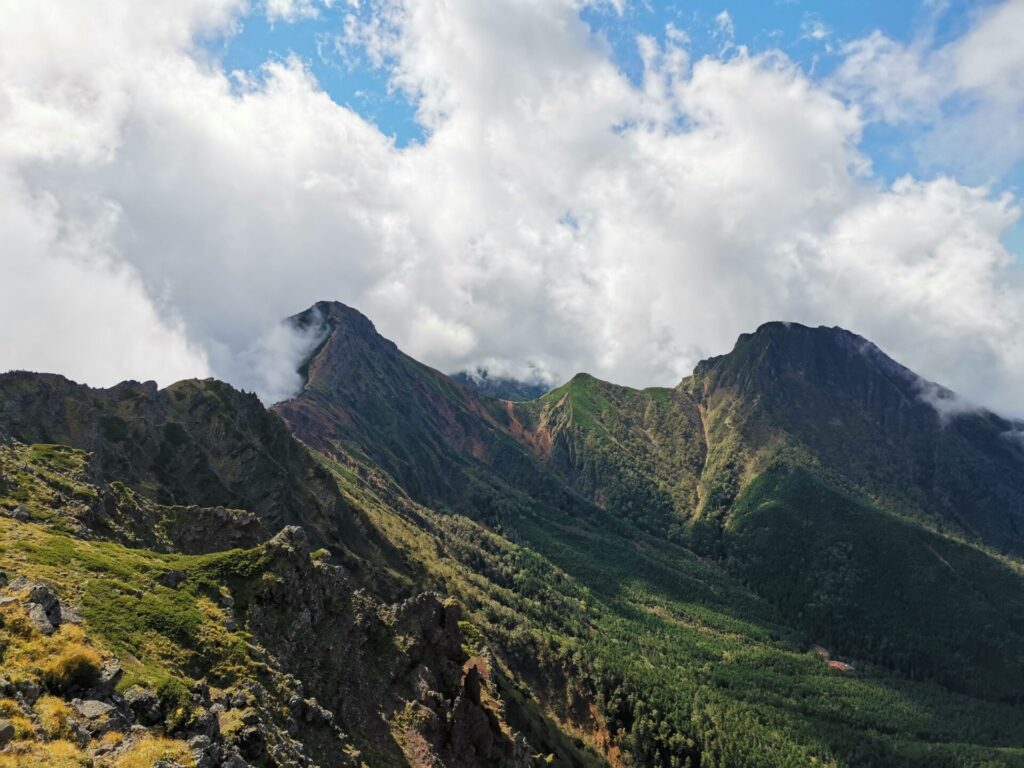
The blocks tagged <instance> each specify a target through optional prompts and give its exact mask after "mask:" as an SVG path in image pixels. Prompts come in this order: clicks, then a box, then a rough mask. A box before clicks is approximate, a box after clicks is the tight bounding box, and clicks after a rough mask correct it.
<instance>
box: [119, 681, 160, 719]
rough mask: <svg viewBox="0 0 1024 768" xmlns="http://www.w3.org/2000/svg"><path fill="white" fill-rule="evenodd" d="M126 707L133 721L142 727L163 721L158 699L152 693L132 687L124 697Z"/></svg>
mask: <svg viewBox="0 0 1024 768" xmlns="http://www.w3.org/2000/svg"><path fill="white" fill-rule="evenodd" d="M124 698H125V701H126V702H127V703H128V707H129V708H130V709H131V711H132V713H133V714H134V715H135V719H136V720H138V721H139V722H140V723H141V724H142V725H147V726H148V725H156V724H157V723H159V722H161V721H163V719H164V713H163V710H161V708H160V697H159V696H157V695H156V693H155V692H154V691H151V690H149V689H148V688H143V687H141V686H138V685H133V686H132V687H131V688H129V689H128V691H127V692H126V693H125V695H124Z"/></svg>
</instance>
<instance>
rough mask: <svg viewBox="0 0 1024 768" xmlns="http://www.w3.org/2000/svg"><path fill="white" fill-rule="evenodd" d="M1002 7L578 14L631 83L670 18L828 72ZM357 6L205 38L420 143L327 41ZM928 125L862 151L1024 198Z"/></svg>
mask: <svg viewBox="0 0 1024 768" xmlns="http://www.w3.org/2000/svg"><path fill="white" fill-rule="evenodd" d="M997 4H998V3H997V2H996V0H973V1H971V0H946V1H945V2H939V1H938V0H924V1H923V2H922V1H916V2H915V1H911V0H900V1H899V2H893V1H892V0H859V1H858V2H836V1H835V0H765V1H764V2H753V1H748V2H742V3H733V4H729V3H722V2H717V1H716V0H711V1H709V0H685V1H683V0H680V1H675V0H673V1H670V2H658V0H641V1H639V2H636V1H634V2H631V3H628V4H626V5H625V6H624V7H623V8H622V9H616V8H614V7H612V6H610V5H609V6H590V7H587V8H584V10H583V11H582V12H581V18H582V19H583V20H584V21H585V22H586V23H587V24H588V26H589V27H590V28H591V29H592V30H593V32H594V33H595V35H596V36H597V38H598V39H599V40H603V41H604V42H606V44H607V45H608V46H610V48H611V50H612V53H613V58H614V61H615V62H616V64H617V66H618V67H619V68H620V70H621V71H622V72H623V73H624V74H626V75H627V76H628V77H629V78H630V80H632V81H633V82H639V79H640V77H641V75H642V66H643V65H642V62H641V59H640V54H639V49H638V46H637V36H638V35H648V36H651V37H654V38H656V39H658V40H660V41H662V42H664V39H665V35H666V29H667V28H668V27H669V25H672V26H674V27H675V28H676V29H678V30H680V31H682V32H684V33H685V34H686V36H687V38H688V42H687V44H686V47H687V50H688V51H689V53H690V55H691V58H692V59H693V60H697V59H699V58H701V57H703V56H729V55H731V54H734V53H735V52H736V51H737V50H738V49H739V47H745V48H746V49H747V50H748V51H750V52H751V53H753V54H756V53H761V52H765V51H770V50H781V51H783V52H784V53H785V55H786V56H787V57H789V58H790V59H791V60H792V61H794V62H797V63H798V64H799V65H800V67H801V68H802V69H803V71H804V72H805V73H807V74H808V75H809V76H810V77H812V78H813V79H816V80H825V79H827V78H828V77H829V76H830V75H832V74H833V73H834V72H835V70H836V68H837V67H838V66H839V64H840V63H841V62H842V58H843V46H844V45H845V44H846V43H849V42H850V41H853V40H856V39H859V38H863V37H866V36H868V35H870V34H871V33H872V32H874V31H875V30H878V31H880V32H882V33H883V34H884V35H885V36H886V37H888V38H890V39H892V40H895V41H897V42H900V43H904V44H908V45H910V44H913V43H914V42H915V41H922V40H923V41H926V47H927V48H929V49H937V48H940V47H941V46H943V45H945V44H946V43H949V42H951V41H954V40H956V39H957V38H959V37H961V36H962V35H964V34H965V32H966V31H968V30H969V28H970V26H971V23H972V21H973V20H974V19H975V18H977V16H978V15H979V14H981V13H983V12H984V11H985V10H986V9H987V8H989V7H990V6H993V5H997ZM370 5H371V4H370V3H366V2H364V3H363V5H362V7H361V8H360V10H359V11H358V13H359V14H360V15H362V16H363V17H364V18H365V17H366V16H367V15H368V14H370V13H371V12H372V11H371V8H370ZM723 12H724V13H726V14H728V17H729V22H730V24H731V30H726V29H724V28H723V23H722V22H723V16H722V14H723ZM352 13H353V10H352V8H351V6H350V5H349V4H348V3H345V2H334V3H333V4H330V5H328V6H326V7H320V8H318V10H317V14H316V16H315V17H302V16H298V17H296V18H294V19H292V20H290V21H285V20H282V19H280V18H278V19H271V18H269V17H268V15H266V14H262V13H253V14H250V15H249V16H247V17H246V18H244V19H243V20H242V21H241V22H240V24H239V25H238V28H237V30H236V31H235V32H234V33H233V34H231V35H229V36H220V37H217V38H215V39H212V40H208V41H206V46H207V48H208V50H209V52H210V53H212V54H213V55H214V56H215V57H216V58H217V59H218V60H219V61H220V62H221V64H222V66H223V67H224V69H225V70H227V71H233V70H240V71H243V72H247V73H249V74H253V75H258V73H259V71H260V67H261V66H262V65H263V64H264V63H265V62H267V61H273V60H283V59H286V58H287V57H289V56H298V57H300V58H301V60H302V61H303V62H304V64H305V66H306V68H307V69H308V70H309V71H310V72H311V73H312V74H313V75H314V76H315V77H316V79H317V81H318V82H319V85H320V87H321V88H322V89H323V90H324V91H325V92H326V93H327V94H328V95H329V96H330V97H331V98H332V99H333V100H334V101H335V102H336V103H338V104H340V105H342V106H346V107H348V108H350V109H352V110H354V111H355V112H357V113H358V114H359V115H361V116H362V117H364V118H365V119H367V120H369V121H371V122H373V123H374V124H375V125H377V126H378V127H379V128H380V130H381V131H382V132H383V133H385V134H386V135H389V136H392V137H394V141H395V143H396V145H397V146H399V147H402V146H406V145H408V144H409V143H410V142H423V141H425V140H426V138H427V137H426V133H425V130H424V128H423V127H422V126H421V125H419V124H418V123H417V121H416V107H415V104H412V103H410V101H409V99H408V98H407V96H406V95H405V94H404V93H403V92H402V91H401V90H399V89H395V88H393V87H391V86H390V84H389V78H390V73H389V72H388V71H387V69H386V68H379V67H374V66H373V65H372V64H371V63H370V62H369V61H368V60H367V57H366V56H365V55H363V54H361V53H360V52H359V51H358V50H356V49H355V48H353V47H348V48H346V49H345V51H344V52H343V53H341V52H339V51H338V50H337V49H336V47H335V46H334V45H332V40H334V39H335V38H336V37H337V36H338V35H340V34H341V33H342V31H343V29H344V24H345V18H346V16H347V15H349V14H352ZM947 108H948V109H957V108H958V105H957V104H956V103H952V104H950V105H948V107H947ZM922 133H923V128H922V127H921V126H915V125H900V126H892V125H888V124H885V123H881V122H870V121H869V122H868V123H867V124H866V126H865V129H864V135H863V139H862V142H861V145H860V148H861V150H862V151H863V152H864V153H865V154H866V155H867V156H868V157H869V158H870V159H871V162H872V166H873V170H874V173H875V174H876V176H877V177H878V178H879V179H880V180H881V181H882V182H884V183H886V184H890V183H892V181H893V180H894V179H896V178H899V177H901V176H903V175H905V174H908V173H909V174H912V175H914V176H915V177H917V178H934V177H935V176H938V175H941V174H948V175H951V176H954V177H956V178H958V180H960V181H962V182H964V183H967V184H989V185H991V188H992V189H993V190H994V191H996V192H999V191H1002V190H1010V191H1012V192H1014V193H1015V194H1019V192H1020V190H1021V189H1022V188H1024V167H1022V165H1024V164H1021V163H1017V164H1016V165H1015V166H1013V167H1010V168H1005V169H1002V171H1001V173H999V174H995V175H994V174H993V173H992V172H991V171H990V170H988V169H986V170H984V171H973V170H972V169H971V168H970V167H965V166H964V165H963V164H958V163H957V162H956V159H955V158H951V160H950V162H948V163H945V162H942V161H941V159H940V160H936V159H935V158H934V157H930V158H929V159H928V161H927V162H922V160H921V159H920V157H919V156H918V154H917V153H916V152H915V151H914V146H915V142H917V141H918V140H919V139H920V138H921V136H922ZM1005 243H1006V245H1007V247H1008V248H1009V250H1010V251H1011V252H1012V253H1013V254H1014V255H1015V256H1017V257H1018V258H1020V257H1021V256H1022V255H1024V223H1018V224H1017V226H1016V227H1014V229H1013V230H1012V231H1011V232H1010V233H1009V235H1008V236H1007V238H1006V239H1005Z"/></svg>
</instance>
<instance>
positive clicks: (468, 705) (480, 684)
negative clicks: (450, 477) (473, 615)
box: [248, 528, 529, 768]
mask: <svg viewBox="0 0 1024 768" xmlns="http://www.w3.org/2000/svg"><path fill="white" fill-rule="evenodd" d="M267 551H268V554H269V556H270V558H271V560H270V567H271V572H272V573H273V574H274V577H273V579H272V580H271V579H266V580H264V581H263V582H262V583H261V586H260V589H259V590H258V591H256V593H255V594H254V596H253V598H252V602H251V604H250V608H249V613H248V626H249V627H250V629H251V631H252V632H253V633H254V634H255V635H256V636H257V637H259V638H260V639H261V641H262V642H263V644H264V645H265V646H266V648H267V649H268V650H269V651H270V652H271V653H273V654H274V656H275V657H276V658H277V659H278V660H279V661H280V662H281V664H282V665H283V666H284V667H286V668H287V669H289V670H290V671H291V672H292V673H293V674H295V675H296V676H297V677H300V678H301V679H302V680H304V681H307V686H306V689H307V691H309V692H310V693H312V694H313V695H315V696H316V698H317V700H318V701H319V702H320V703H321V704H323V705H324V706H325V707H327V708H328V709H330V710H331V711H332V712H333V713H334V718H335V722H336V723H337V724H338V725H339V726H341V727H342V729H343V730H344V731H345V732H347V733H355V734H359V735H358V737H357V738H356V742H357V744H359V745H360V746H361V748H362V749H363V750H364V751H365V754H364V759H366V760H367V761H368V762H370V763H371V764H374V763H375V762H376V761H377V760H387V761H393V760H396V759H397V757H398V755H401V756H403V757H404V759H406V760H408V761H409V762H410V764H412V765H438V766H441V765H443V766H452V767H453V768H455V767H460V768H461V767H462V766H465V767H466V768H468V767H469V766H479V765H487V766H503V767H505V766H507V767H508V768H512V767H513V766H525V765H528V764H529V755H528V753H527V751H526V745H525V743H524V742H523V741H522V739H521V738H514V737H513V736H511V735H510V733H509V731H508V728H507V726H503V724H502V722H501V721H500V719H499V715H500V711H501V710H500V702H499V700H498V699H497V698H496V694H495V692H494V691H493V689H492V687H491V683H490V681H488V680H487V679H486V678H485V677H483V676H481V674H480V668H479V667H478V666H475V665H473V664H471V663H470V658H469V656H468V655H467V653H466V652H465V651H464V650H463V645H464V643H465V642H466V640H465V637H464V636H463V634H462V631H461V629H460V627H459V623H460V621H461V620H462V612H461V609H460V607H459V605H458V604H457V603H455V602H454V601H445V600H444V599H443V598H441V597H440V596H439V595H436V594H433V593H425V594H421V595H419V596H417V597H414V598H410V599H408V600H405V601H403V602H401V603H398V604H393V605H383V604H380V603H377V602H376V601H375V600H374V599H373V598H372V597H370V596H369V595H368V594H367V593H366V592H364V591H361V590H357V589H354V588H353V585H352V583H351V581H350V579H349V578H348V577H347V576H346V575H345V574H344V572H343V571H342V570H341V569H340V568H337V567H334V566H330V565H327V564H324V563H317V562H313V561H312V560H311V558H310V551H309V547H308V543H307V541H306V539H305V536H304V534H303V533H302V531H301V529H299V528H286V529H285V530H284V531H282V532H281V533H280V534H278V535H277V536H276V537H274V539H273V540H271V541H270V542H269V544H268V545H267ZM373 756H376V757H373Z"/></svg>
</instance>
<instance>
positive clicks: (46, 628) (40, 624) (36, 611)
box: [25, 603, 57, 636]
mask: <svg viewBox="0 0 1024 768" xmlns="http://www.w3.org/2000/svg"><path fill="white" fill-rule="evenodd" d="M25 607H26V608H28V620H29V621H31V622H32V624H33V626H35V628H36V629H38V630H39V631H40V632H42V633H43V634H44V635H47V636H49V635H52V634H53V633H54V632H56V631H57V627H56V626H55V625H54V623H53V622H52V621H50V617H49V616H48V615H47V613H46V609H45V608H43V606H41V605H40V604H39V603H28V604H27V605H26V606H25Z"/></svg>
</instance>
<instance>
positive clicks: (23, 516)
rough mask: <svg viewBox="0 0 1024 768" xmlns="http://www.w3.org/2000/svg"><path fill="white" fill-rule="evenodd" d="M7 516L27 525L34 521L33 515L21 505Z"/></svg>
mask: <svg viewBox="0 0 1024 768" xmlns="http://www.w3.org/2000/svg"><path fill="white" fill-rule="evenodd" d="M7 516H8V517H10V518H12V519H14V520H17V521H18V522H19V523H27V522H28V521H29V520H31V519H32V515H31V514H30V513H29V511H28V510H27V509H26V508H25V507H23V506H22V505H21V504H19V505H18V506H16V507H15V508H14V509H12V510H11V511H10V512H8V513H7Z"/></svg>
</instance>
